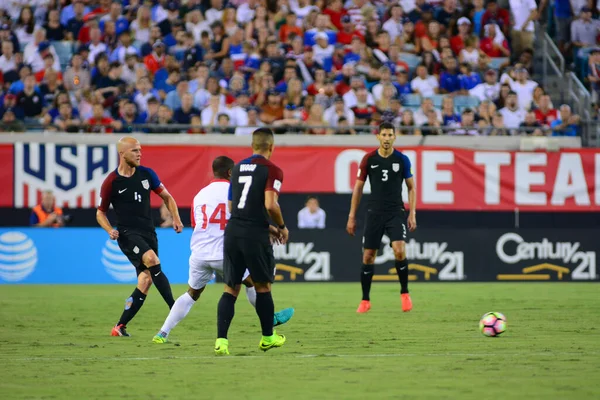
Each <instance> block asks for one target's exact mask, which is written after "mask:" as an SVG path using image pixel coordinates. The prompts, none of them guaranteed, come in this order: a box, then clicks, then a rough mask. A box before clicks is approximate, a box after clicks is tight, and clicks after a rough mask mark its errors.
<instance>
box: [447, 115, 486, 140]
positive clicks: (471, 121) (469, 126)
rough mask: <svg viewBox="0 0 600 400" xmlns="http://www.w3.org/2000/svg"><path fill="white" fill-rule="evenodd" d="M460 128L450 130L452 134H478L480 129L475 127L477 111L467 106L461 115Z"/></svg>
mask: <svg viewBox="0 0 600 400" xmlns="http://www.w3.org/2000/svg"><path fill="white" fill-rule="evenodd" d="M459 126H460V128H459V129H456V130H453V131H450V132H449V134H451V135H467V136H478V135H479V130H478V129H476V128H475V112H474V111H473V110H472V109H470V108H465V109H464V110H463V112H462V114H461V116H460V123H459Z"/></svg>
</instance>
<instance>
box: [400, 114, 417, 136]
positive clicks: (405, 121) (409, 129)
mask: <svg viewBox="0 0 600 400" xmlns="http://www.w3.org/2000/svg"><path fill="white" fill-rule="evenodd" d="M398 125H399V129H398V134H399V135H415V136H420V135H421V131H420V130H419V129H416V128H415V126H416V125H417V124H416V122H415V119H414V117H413V112H412V110H404V111H402V117H401V120H400V123H399V124H398Z"/></svg>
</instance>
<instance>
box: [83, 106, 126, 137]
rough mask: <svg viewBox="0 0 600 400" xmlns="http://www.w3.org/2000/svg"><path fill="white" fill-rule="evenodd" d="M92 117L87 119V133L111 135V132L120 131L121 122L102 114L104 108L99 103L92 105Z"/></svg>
mask: <svg viewBox="0 0 600 400" xmlns="http://www.w3.org/2000/svg"><path fill="white" fill-rule="evenodd" d="M92 111H93V116H92V118H90V119H88V121H87V125H88V132H92V133H113V131H114V130H115V129H116V130H119V129H121V122H120V121H115V120H113V119H112V118H110V117H107V116H106V115H105V114H104V106H103V105H102V104H101V103H96V104H94V106H93V108H92Z"/></svg>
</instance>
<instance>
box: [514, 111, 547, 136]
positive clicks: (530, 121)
mask: <svg viewBox="0 0 600 400" xmlns="http://www.w3.org/2000/svg"><path fill="white" fill-rule="evenodd" d="M541 127H542V124H540V123H539V122H538V121H537V118H536V116H535V112H534V111H528V112H527V114H526V115H525V121H523V122H521V126H520V128H521V129H520V132H519V134H521V135H529V136H539V132H538V131H540V132H541V130H540V129H539V128H541Z"/></svg>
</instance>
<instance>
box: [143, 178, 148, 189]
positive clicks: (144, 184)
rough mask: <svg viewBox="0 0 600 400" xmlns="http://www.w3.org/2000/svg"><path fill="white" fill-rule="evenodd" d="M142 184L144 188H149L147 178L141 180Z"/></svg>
mask: <svg viewBox="0 0 600 400" xmlns="http://www.w3.org/2000/svg"><path fill="white" fill-rule="evenodd" d="M142 186H143V187H144V189H146V190H148V189H150V182H148V179H144V180H143V181H142Z"/></svg>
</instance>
